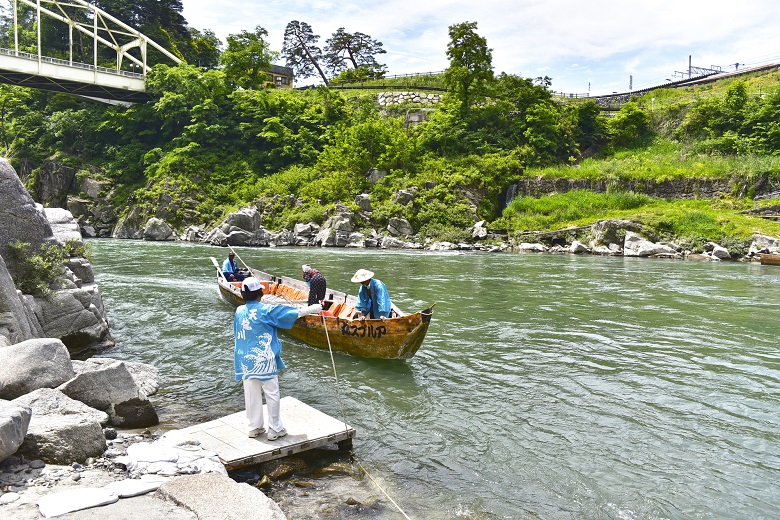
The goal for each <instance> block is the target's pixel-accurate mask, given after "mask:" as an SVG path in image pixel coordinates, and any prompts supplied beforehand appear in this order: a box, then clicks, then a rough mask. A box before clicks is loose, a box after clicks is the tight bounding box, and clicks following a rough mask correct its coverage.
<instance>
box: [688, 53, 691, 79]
mask: <svg viewBox="0 0 780 520" xmlns="http://www.w3.org/2000/svg"><path fill="white" fill-rule="evenodd" d="M688 79H691V55H690V54H689V55H688Z"/></svg>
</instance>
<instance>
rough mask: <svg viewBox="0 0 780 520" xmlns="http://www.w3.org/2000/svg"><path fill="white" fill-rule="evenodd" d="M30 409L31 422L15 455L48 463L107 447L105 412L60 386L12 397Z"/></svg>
mask: <svg viewBox="0 0 780 520" xmlns="http://www.w3.org/2000/svg"><path fill="white" fill-rule="evenodd" d="M11 402H12V403H13V404H17V405H21V406H27V407H29V408H30V409H32V417H31V419H30V425H29V427H28V428H27V435H26V436H25V439H24V442H23V443H22V445H21V446H20V447H19V449H18V450H17V455H21V456H24V457H27V458H36V459H41V460H43V461H45V462H46V463H48V464H70V463H72V462H73V461H79V462H80V461H85V460H86V459H87V458H88V457H99V456H101V455H102V454H103V452H104V451H105V450H106V439H105V437H104V436H103V428H102V425H103V424H105V423H107V422H108V415H107V414H106V413H105V412H101V411H100V410H95V409H94V408H91V407H89V406H87V405H85V404H84V403H80V402H79V401H75V400H73V399H71V398H69V397H68V396H66V395H65V394H63V393H62V392H60V391H59V390H54V389H51V388H41V389H39V390H35V391H34V392H30V393H29V394H26V395H23V396H21V397H18V398H16V399H14V400H13V401H11Z"/></svg>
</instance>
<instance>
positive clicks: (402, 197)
mask: <svg viewBox="0 0 780 520" xmlns="http://www.w3.org/2000/svg"><path fill="white" fill-rule="evenodd" d="M413 200H414V194H413V193H411V192H409V191H406V190H398V191H397V192H395V195H393V202H395V203H398V204H400V205H402V206H406V205H407V204H409V203H410V202H412V201H413Z"/></svg>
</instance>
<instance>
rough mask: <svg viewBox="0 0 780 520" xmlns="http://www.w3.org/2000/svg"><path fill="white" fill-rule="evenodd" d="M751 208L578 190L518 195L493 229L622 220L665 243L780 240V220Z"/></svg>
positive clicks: (735, 202)
mask: <svg viewBox="0 0 780 520" xmlns="http://www.w3.org/2000/svg"><path fill="white" fill-rule="evenodd" d="M765 204H772V201H766V202H765ZM774 204H777V201H774ZM752 207H753V201H751V200H749V199H736V198H724V199H714V200H675V201H669V200H663V199H658V198H653V197H649V196H646V195H640V194H635V193H619V192H618V193H593V192H590V191H584V190H574V191H570V192H567V193H562V194H554V195H549V196H545V197H541V198H534V197H518V198H516V199H514V200H513V201H512V203H511V204H510V205H509V207H508V208H507V209H506V210H504V214H503V216H502V217H501V218H500V219H499V220H497V221H496V222H495V223H494V226H496V227H501V228H504V229H509V230H511V231H513V232H527V231H548V230H556V229H564V228H569V227H578V226H586V225H590V224H592V223H593V222H595V221H596V220H601V219H624V220H632V221H635V222H639V223H642V224H645V225H647V226H650V227H652V228H653V229H655V230H656V231H657V232H658V233H659V235H661V236H663V237H664V238H665V239H666V240H678V241H683V240H687V241H691V242H693V243H701V242H702V241H705V242H706V241H716V242H717V241H723V240H725V239H726V238H731V239H735V240H748V239H749V238H750V237H751V235H753V234H754V233H760V234H764V235H770V236H780V223H779V222H774V221H771V220H766V219H762V218H759V217H755V216H751V215H744V214H741V213H740V211H744V210H747V209H751V208H752Z"/></svg>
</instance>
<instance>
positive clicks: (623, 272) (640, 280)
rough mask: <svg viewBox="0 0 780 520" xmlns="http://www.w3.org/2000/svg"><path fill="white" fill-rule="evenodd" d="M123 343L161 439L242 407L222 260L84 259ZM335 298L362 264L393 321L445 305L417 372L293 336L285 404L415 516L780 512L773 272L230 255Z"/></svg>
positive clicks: (200, 250) (188, 247)
mask: <svg viewBox="0 0 780 520" xmlns="http://www.w3.org/2000/svg"><path fill="white" fill-rule="evenodd" d="M90 244H91V246H92V249H93V251H94V269H95V273H96V278H97V281H98V283H99V284H100V288H101V292H102V293H103V297H104V300H105V304H106V308H107V310H108V314H109V319H110V321H111V324H112V332H113V334H114V336H115V338H116V339H117V342H118V345H117V347H116V348H115V349H114V351H113V352H110V353H109V354H108V355H111V356H113V357H120V358H125V359H132V360H138V361H143V362H146V363H151V364H153V365H155V366H157V367H158V368H159V369H160V374H161V378H162V387H161V390H160V392H159V394H158V395H156V396H154V399H155V405H156V406H157V408H158V413H159V415H160V417H161V420H162V421H163V423H164V426H165V427H179V426H186V425H189V424H192V423H194V422H198V421H204V420H208V419H211V418H214V417H217V416H221V415H224V414H228V413H233V412H236V411H238V410H241V409H242V406H243V402H242V394H241V389H240V386H239V385H238V384H237V383H235V382H234V381H233V380H232V340H231V327H232V321H231V320H232V316H233V308H232V307H231V306H230V305H228V304H226V303H224V302H223V301H221V300H220V299H219V297H218V295H217V292H216V285H215V283H214V275H213V267H212V266H211V263H210V261H209V260H208V257H209V256H215V257H217V258H218V260H220V261H221V260H222V257H223V256H224V255H225V252H226V250H224V249H219V248H213V247H208V246H200V245H192V244H161V243H145V242H138V241H115V240H100V241H91V242H90ZM238 252H239V255H240V256H241V258H243V259H244V260H245V261H247V262H248V263H250V264H251V265H253V266H255V267H258V268H260V269H263V270H264V271H267V272H271V273H274V274H278V275H287V276H293V277H297V276H299V272H298V269H299V268H300V265H301V264H303V263H311V264H312V265H313V266H314V267H315V268H317V269H320V270H322V272H323V273H324V274H325V276H326V277H327V279H328V285H329V287H332V288H334V289H337V290H341V291H345V292H352V293H354V292H356V289H357V287H356V286H355V284H352V283H350V282H349V278H350V277H351V275H352V273H354V272H355V271H356V270H357V269H359V268H370V269H371V270H372V271H374V272H375V273H376V276H377V277H378V278H380V279H381V280H383V281H384V282H385V283H386V284H387V286H388V289H389V291H390V294H391V297H392V298H393V301H394V303H396V304H397V305H398V306H399V307H401V308H402V309H405V310H408V311H412V310H419V309H421V308H424V307H426V306H428V305H429V304H430V303H433V302H437V303H436V307H435V312H434V317H433V321H432V323H431V327H430V329H429V332H428V337H427V338H426V341H425V343H424V344H423V346H422V348H421V350H420V351H419V352H418V354H417V355H416V356H415V357H414V358H413V359H411V360H409V361H406V362H403V361H383V360H366V359H358V358H352V357H349V356H345V355H341V354H336V355H335V357H334V362H335V368H336V372H337V375H338V384H337V380H336V378H335V377H334V374H333V367H332V365H331V357H330V355H329V353H328V352H325V351H320V350H315V349H312V348H309V347H306V346H305V345H302V344H301V343H299V342H297V341H296V340H294V339H291V338H287V337H285V338H284V339H283V343H284V352H283V357H284V359H285V362H286V363H287V365H288V369H287V370H286V371H285V372H284V373H283V374H282V377H281V387H282V393H283V395H292V396H295V397H296V398H298V399H300V400H302V401H303V402H306V403H308V404H310V405H312V406H314V407H316V408H318V409H320V410H322V411H323V412H325V413H328V414H330V415H332V416H334V417H338V418H342V417H345V419H346V421H347V422H348V423H349V424H350V425H352V426H354V427H355V428H356V429H357V432H358V435H357V438H356V439H355V442H354V446H355V453H356V455H357V456H358V458H359V459H360V460H361V462H362V463H363V465H364V466H366V467H367V469H368V470H369V471H370V473H371V475H372V476H374V477H376V478H379V479H381V482H382V485H383V487H385V489H386V490H388V492H389V493H390V495H391V496H392V497H394V499H395V500H396V501H397V502H398V503H399V505H401V506H402V508H403V509H404V511H405V512H406V513H407V514H408V515H410V516H411V517H412V518H431V519H450V518H544V519H574V518H589V519H590V518H690V517H701V518H723V517H728V518H746V519H747V518H775V517H779V516H780V495H779V494H778V491H777V489H778V488H777V486H776V484H775V482H776V481H777V480H778V478H779V477H780V448H779V447H778V446H780V444H779V443H778V440H780V439H779V438H778V437H780V428H779V427H778V419H777V418H778V413H779V412H780V397H779V396H780V392H779V391H778V390H780V360H779V356H778V346H779V341H778V338H780V319H778V317H780V303H778V299H777V294H778V288H780V268H778V267H774V266H758V265H752V264H751V265H748V264H737V263H721V264H713V263H695V262H680V261H655V260H647V259H622V258H601V257H578V256H553V255H510V254H451V253H436V254H434V253H426V252H398V251H354V250H344V249H308V248H264V249H246V248H243V249H242V248H239V249H238Z"/></svg>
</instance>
